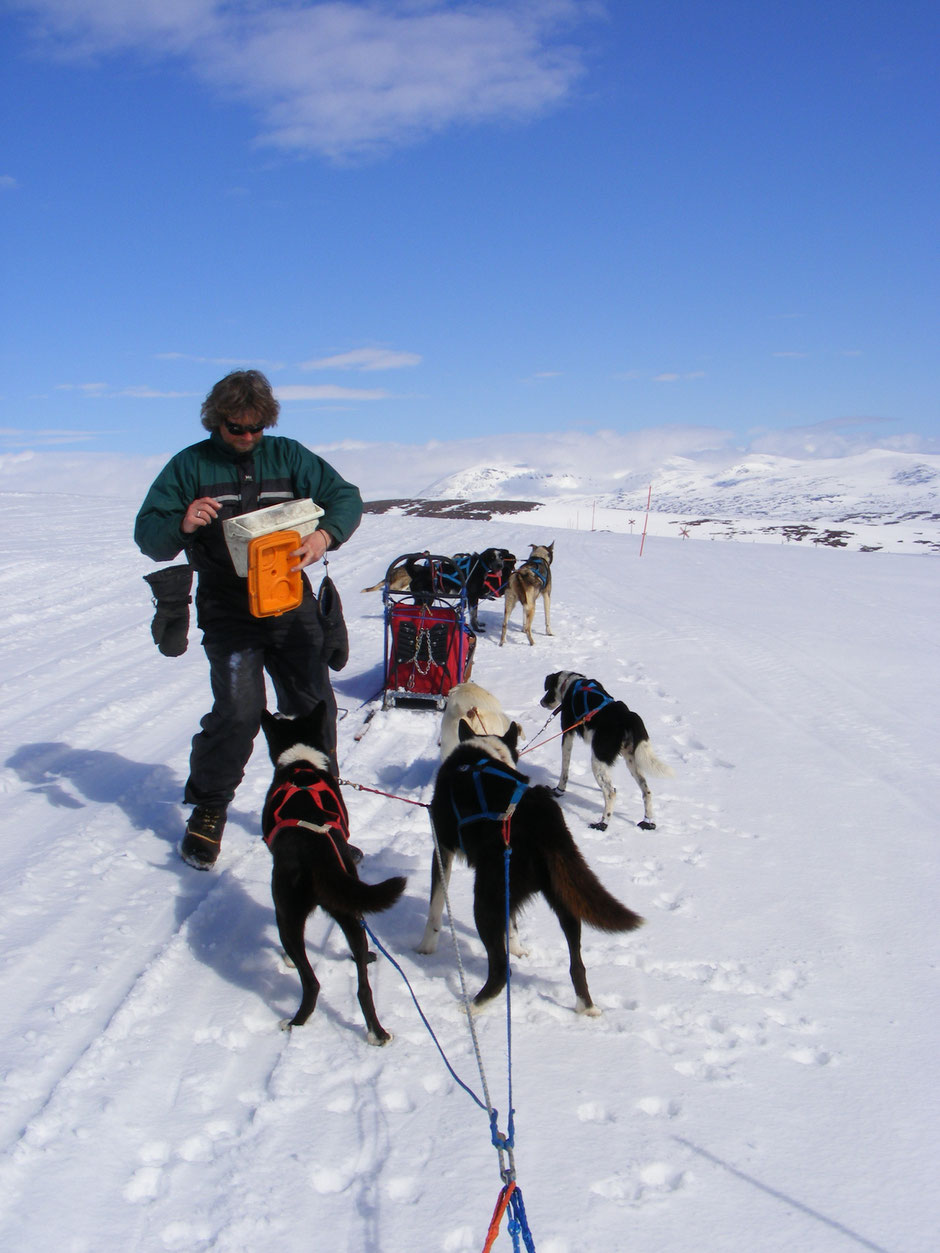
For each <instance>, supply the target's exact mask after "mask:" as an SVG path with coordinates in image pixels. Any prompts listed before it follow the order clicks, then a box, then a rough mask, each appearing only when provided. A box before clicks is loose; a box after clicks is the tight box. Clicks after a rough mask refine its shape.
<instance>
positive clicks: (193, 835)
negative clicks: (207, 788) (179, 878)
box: [180, 805, 225, 870]
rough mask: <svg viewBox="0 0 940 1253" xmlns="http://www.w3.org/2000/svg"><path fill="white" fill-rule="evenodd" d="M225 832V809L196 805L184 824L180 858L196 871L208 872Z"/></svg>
mask: <svg viewBox="0 0 940 1253" xmlns="http://www.w3.org/2000/svg"><path fill="white" fill-rule="evenodd" d="M224 830H225V809H224V808H219V807H217V806H213V805H197V806H196V808H195V809H194V810H193V812H192V816H191V817H190V819H189V822H188V823H187V824H186V834H185V835H184V836H183V842H182V843H181V844H180V857H182V859H183V861H185V862H186V864H187V865H188V866H194V867H195V869H196V870H209V869H210V868H211V867H212V866H214V865H215V862H216V858H217V857H218V855H219V847H220V846H221V844H222V832H223V831H224Z"/></svg>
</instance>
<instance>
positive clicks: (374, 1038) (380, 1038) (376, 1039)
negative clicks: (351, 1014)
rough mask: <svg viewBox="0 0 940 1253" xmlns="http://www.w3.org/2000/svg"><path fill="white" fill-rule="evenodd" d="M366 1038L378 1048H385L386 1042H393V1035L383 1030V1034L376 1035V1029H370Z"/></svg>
mask: <svg viewBox="0 0 940 1253" xmlns="http://www.w3.org/2000/svg"><path fill="white" fill-rule="evenodd" d="M366 1039H367V1040H368V1042H369V1043H370V1044H374V1045H375V1047H376V1048H384V1047H385V1045H386V1044H391V1042H392V1036H391V1035H390V1034H389V1033H388V1032H387V1031H383V1032H382V1034H381V1035H376V1034H375V1032H374V1031H369V1032H367V1033H366Z"/></svg>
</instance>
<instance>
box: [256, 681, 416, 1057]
mask: <svg viewBox="0 0 940 1253" xmlns="http://www.w3.org/2000/svg"><path fill="white" fill-rule="evenodd" d="M261 726H262V729H263V731H264V734H265V738H266V739H267V742H268V751H269V753H270V754H271V760H272V762H273V763H274V779H273V781H272V783H271V787H270V788H269V789H268V795H267V798H266V800H265V803H264V809H263V811H262V815H261V829H262V834H263V836H264V841H265V843H266V844H267V846H268V848H269V849H270V850H271V856H272V858H273V863H274V864H273V869H272V873H271V895H272V897H273V899H274V913H275V917H276V918H277V929H278V933H279V935H280V937H281V944H282V945H283V946H284V952H285V953H286V954H287V957H288V958H289V960H290V961H291V962H292V963H293V964H294V965H295V966H296V967H297V973H298V974H299V975H300V983H301V988H302V996H301V1001H300V1006H299V1008H298V1010H297V1013H296V1014H295V1015H294V1017H293V1018H291V1019H287V1020H285V1021H284V1022H282V1023H281V1026H282V1027H283V1028H284V1029H285V1030H289V1029H290V1028H291V1027H300V1026H302V1025H303V1024H304V1023H305V1022H306V1021H307V1019H308V1018H309V1017H310V1015H311V1014H312V1013H313V1011H314V1009H315V1008H316V1003H317V996H318V995H319V992H320V983H319V981H318V979H317V977H316V975H315V974H314V973H313V967H312V966H311V965H310V962H309V960H308V958H307V952H306V948H305V945H304V929H305V927H306V923H307V918H308V917H309V915H310V914H311V913H313V911H314V910H315V909H316V907H317V906H318V905H319V906H320V908H321V909H324V910H326V912H327V913H328V914H329V915H330V916H331V917H332V918H333V919H335V921H336V922H337V923H338V924H339V926H340V928H341V930H342V932H343V934H344V935H345V936H346V939H347V941H348V942H349V948H350V951H351V952H352V955H353V959H354V960H355V963H356V970H357V972H358V975H359V1005H360V1007H361V1009H362V1014H363V1017H364V1018H365V1021H366V1027H367V1028H368V1039H369V1043H370V1044H387V1043H388V1041H389V1040H390V1039H391V1038H392V1037H391V1036H390V1035H389V1033H388V1032H387V1031H386V1030H385V1028H384V1027H383V1026H382V1024H381V1023H380V1022H379V1020H378V1017H377V1016H376V1012H375V1004H374V1002H373V1000H372V989H371V987H370V986H369V976H368V970H367V967H368V962H369V956H370V955H369V947H368V944H367V942H366V933H365V929H364V927H363V925H362V915H363V914H377V913H381V912H382V911H383V910H385V909H389V908H390V907H391V906H392V905H394V904H395V902H396V901H397V900H398V898H399V897H400V896H401V894H402V892H403V891H404V890H405V882H406V880H405V879H404V878H403V877H402V876H401V875H396V876H395V877H394V878H391V879H385V880H384V881H383V882H382V883H375V884H370V883H363V882H362V881H361V880H360V878H359V874H358V871H357V869H356V864H357V862H358V860H359V858H360V857H361V853H359V850H358V849H354V848H353V846H352V845H351V844H350V843H349V815H348V813H347V811H346V805H345V803H344V801H343V798H342V796H341V795H340V791H339V783H338V781H337V779H336V777H335V775H333V774H332V773H331V771H330V763H329V757H328V755H327V753H326V751H324V748H323V745H324V744H325V743H326V706H325V705H323V704H322V703H321V704H319V705H317V706H316V708H315V709H314V710H313V711H312V713H309V714H307V715H305V716H304V717H302V718H276V717H275V716H274V715H273V714H270V713H268V712H265V713H264V714H263V715H262V720H261ZM356 854H359V855H358V857H357V856H356Z"/></svg>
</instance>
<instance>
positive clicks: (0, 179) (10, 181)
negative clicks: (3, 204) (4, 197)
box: [0, 174, 19, 191]
mask: <svg viewBox="0 0 940 1253" xmlns="http://www.w3.org/2000/svg"><path fill="white" fill-rule="evenodd" d="M0 188H2V189H3V190H5V191H16V190H17V189H18V188H19V183H18V182H17V180H16V179H15V178H14V177H13V175H12V174H0Z"/></svg>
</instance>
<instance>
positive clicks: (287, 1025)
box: [277, 1018, 294, 1031]
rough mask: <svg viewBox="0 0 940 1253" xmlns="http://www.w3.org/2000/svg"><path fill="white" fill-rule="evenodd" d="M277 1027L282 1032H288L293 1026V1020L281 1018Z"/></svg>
mask: <svg viewBox="0 0 940 1253" xmlns="http://www.w3.org/2000/svg"><path fill="white" fill-rule="evenodd" d="M277 1025H278V1026H279V1027H280V1029H281V1030H282V1031H290V1030H291V1028H292V1027H293V1025H294V1020H293V1018H282V1019H281V1021H280V1022H279V1023H278V1024H277Z"/></svg>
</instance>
